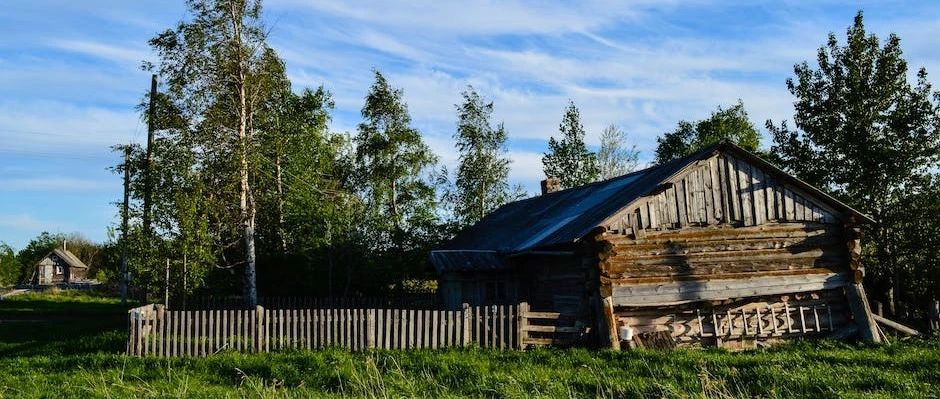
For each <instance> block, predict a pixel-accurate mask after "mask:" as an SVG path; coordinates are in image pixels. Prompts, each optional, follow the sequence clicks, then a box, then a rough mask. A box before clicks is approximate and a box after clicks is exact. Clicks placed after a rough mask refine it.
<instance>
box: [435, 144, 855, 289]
mask: <svg viewBox="0 0 940 399" xmlns="http://www.w3.org/2000/svg"><path fill="white" fill-rule="evenodd" d="M718 151H727V152H729V153H731V154H733V155H735V156H738V157H742V158H744V159H746V160H747V161H749V162H751V163H753V164H756V165H758V166H761V167H763V168H765V169H766V170H769V171H771V173H774V174H775V175H777V178H779V179H782V180H784V181H789V182H790V183H791V184H794V185H796V186H798V187H800V188H802V189H803V190H805V191H807V192H809V193H810V194H812V195H814V196H817V197H818V198H819V199H820V200H822V201H824V202H826V203H828V204H829V205H831V206H833V207H834V208H835V209H837V210H840V211H843V212H846V213H847V214H851V215H854V216H857V217H859V218H861V219H863V220H867V221H872V220H871V218H870V217H868V216H866V215H864V214H862V213H861V212H859V211H857V210H855V209H852V208H851V207H849V206H848V205H846V204H844V203H842V202H840V201H839V200H837V199H835V198H833V197H831V196H829V195H828V194H826V193H823V192H822V191H820V190H819V189H817V188H815V187H812V186H810V185H809V184H807V183H805V182H803V181H801V180H799V179H797V178H796V177H793V176H790V175H789V174H787V173H785V172H783V171H782V170H780V169H779V168H777V167H776V166H774V165H773V164H771V163H769V162H767V161H765V160H763V159H761V158H760V157H758V156H756V155H754V154H752V153H750V152H748V151H747V150H744V149H742V148H741V147H738V146H737V145H734V144H732V143H730V142H727V141H723V142H720V143H716V144H713V145H711V146H708V147H705V148H703V149H701V150H699V151H696V152H695V153H693V154H691V155H688V156H686V157H683V158H679V159H676V160H673V161H670V162H667V163H664V164H662V165H657V166H654V167H650V168H647V169H643V170H640V171H637V172H633V173H630V174H626V175H623V176H619V177H615V178H612V179H608V180H604V181H599V182H596V183H591V184H586V185H583V186H579V187H573V188H569V189H565V190H561V191H557V192H554V193H549V194H544V195H541V196H536V197H532V198H528V199H524V200H520V201H516V202H512V203H509V204H506V205H503V206H502V207H500V208H498V209H496V210H495V211H493V212H492V213H490V214H489V215H487V216H486V217H484V218H483V219H482V220H480V221H479V222H477V223H476V224H474V225H473V226H471V227H469V228H467V229H465V230H463V231H461V232H460V233H459V234H458V235H457V236H456V237H454V238H453V239H452V240H450V241H449V242H447V243H446V244H445V245H444V246H443V247H442V248H441V249H440V250H439V251H434V252H436V254H435V253H433V252H432V255H431V256H432V259H431V260H432V263H434V264H435V267H437V268H438V270H439V271H440V270H456V269H458V268H454V266H457V265H466V264H467V261H469V260H468V259H461V258H465V256H461V253H463V252H467V251H474V252H477V253H475V254H473V257H474V258H479V252H480V251H491V252H495V253H502V254H511V253H519V252H523V251H529V250H533V249H544V248H551V247H553V246H558V245H562V244H570V243H574V242H577V241H578V240H580V239H582V238H583V237H585V236H586V235H587V234H588V233H590V232H591V230H593V229H595V228H597V227H599V226H600V225H601V223H603V222H604V221H605V220H606V219H607V218H609V217H610V216H612V215H614V214H616V213H617V212H619V211H620V210H622V209H623V208H624V207H626V206H627V205H629V204H630V203H631V202H633V201H634V200H636V199H637V198H640V197H642V196H645V195H647V194H649V193H651V192H652V191H654V190H655V189H656V188H657V187H659V186H660V185H661V184H662V183H663V182H665V181H666V180H668V179H669V178H670V177H672V176H673V175H676V174H677V173H679V172H680V171H682V170H683V169H684V168H685V167H687V166H689V165H690V164H691V163H693V162H695V161H698V160H701V159H706V158H708V157H710V156H712V155H713V154H715V153H716V152H718ZM467 253H469V252H467ZM443 258H448V260H444V259H443ZM489 258H492V257H488V259H489ZM477 260H479V259H477ZM489 263H493V262H487V265H488V264H489ZM464 267H465V266H464ZM483 267H492V268H499V267H504V266H501V264H497V263H493V264H492V265H489V266H483ZM461 268H462V267H461Z"/></svg>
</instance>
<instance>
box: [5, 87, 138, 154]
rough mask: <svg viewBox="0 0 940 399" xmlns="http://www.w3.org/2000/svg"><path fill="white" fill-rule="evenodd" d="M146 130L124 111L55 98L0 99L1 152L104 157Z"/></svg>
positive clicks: (131, 110)
mask: <svg viewBox="0 0 940 399" xmlns="http://www.w3.org/2000/svg"><path fill="white" fill-rule="evenodd" d="M145 132H146V130H145V127H144V126H143V125H142V123H141V122H140V119H139V116H138V115H137V113H136V112H134V111H133V108H132V106H131V105H128V107H127V110H125V111H120V110H112V109H108V108H103V107H98V106H87V105H75V104H71V103H63V102H58V101H16V100H4V101H0V141H2V142H3V143H4V145H3V146H2V148H0V151H8V152H9V151H13V152H17V153H58V154H62V155H67V156H72V157H89V156H93V157H106V156H108V155H109V153H110V150H109V149H108V148H109V147H110V146H112V145H114V144H120V143H128V142H132V141H133V142H139V141H140V140H141V138H142V134H144V133H145Z"/></svg>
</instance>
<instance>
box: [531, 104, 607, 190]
mask: <svg viewBox="0 0 940 399" xmlns="http://www.w3.org/2000/svg"><path fill="white" fill-rule="evenodd" d="M558 130H559V133H561V140H557V139H555V138H554V137H551V138H549V139H548V152H546V153H545V154H544V155H543V156H542V170H543V171H544V172H545V176H546V177H556V178H558V179H560V180H561V185H562V187H565V188H571V187H577V186H581V185H584V184H588V183H591V182H593V181H595V180H597V177H598V176H599V175H600V169H599V168H598V166H597V155H596V154H594V153H593V152H591V151H589V150H588V149H587V146H586V145H585V144H584V126H583V125H582V124H581V113H580V111H578V107H576V106H575V105H574V102H573V101H568V107H567V108H566V109H565V116H564V117H563V118H562V120H561V124H560V125H559V126H558Z"/></svg>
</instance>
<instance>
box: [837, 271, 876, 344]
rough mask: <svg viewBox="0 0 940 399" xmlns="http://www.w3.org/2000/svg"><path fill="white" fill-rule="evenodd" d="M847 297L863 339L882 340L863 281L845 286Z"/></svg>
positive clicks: (870, 340)
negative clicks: (869, 305)
mask: <svg viewBox="0 0 940 399" xmlns="http://www.w3.org/2000/svg"><path fill="white" fill-rule="evenodd" d="M845 293H846V297H847V298H848V301H849V308H850V309H851V310H852V316H853V317H854V318H855V323H856V324H857V325H858V331H859V333H860V334H861V336H862V339H863V340H865V341H869V342H881V336H880V335H879V334H878V325H876V324H875V319H874V318H873V317H872V314H871V309H870V308H869V307H868V298H867V297H866V296H865V287H862V283H861V282H856V283H854V284H850V285H849V286H848V287H846V288H845Z"/></svg>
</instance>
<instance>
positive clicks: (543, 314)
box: [527, 311, 561, 319]
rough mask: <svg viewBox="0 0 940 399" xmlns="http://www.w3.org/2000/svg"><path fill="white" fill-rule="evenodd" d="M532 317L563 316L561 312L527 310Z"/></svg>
mask: <svg viewBox="0 0 940 399" xmlns="http://www.w3.org/2000/svg"><path fill="white" fill-rule="evenodd" d="M527 314H528V317H529V318H530V319H557V318H559V317H561V313H559V312H532V311H529V312H527Z"/></svg>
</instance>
